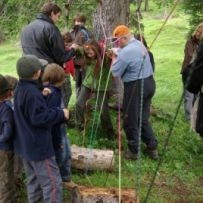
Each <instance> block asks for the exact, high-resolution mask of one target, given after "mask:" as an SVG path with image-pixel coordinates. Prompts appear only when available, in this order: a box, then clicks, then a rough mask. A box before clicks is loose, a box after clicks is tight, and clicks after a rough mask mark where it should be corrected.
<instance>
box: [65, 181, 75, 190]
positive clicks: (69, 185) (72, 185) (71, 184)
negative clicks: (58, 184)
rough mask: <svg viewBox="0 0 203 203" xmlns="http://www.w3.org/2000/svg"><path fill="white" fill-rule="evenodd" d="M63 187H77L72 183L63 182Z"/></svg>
mask: <svg viewBox="0 0 203 203" xmlns="http://www.w3.org/2000/svg"><path fill="white" fill-rule="evenodd" d="M63 187H66V188H69V189H73V188H75V187H77V184H75V183H74V182H73V181H68V182H63Z"/></svg>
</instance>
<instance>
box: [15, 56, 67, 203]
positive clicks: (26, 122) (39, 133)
mask: <svg viewBox="0 0 203 203" xmlns="http://www.w3.org/2000/svg"><path fill="white" fill-rule="evenodd" d="M41 69H43V66H42V64H41V63H40V61H39V60H38V58H37V57H36V56H34V55H24V56H22V57H21V58H19V59H18V61H17V64H16V71H17V74H18V76H19V82H18V85H17V87H16V90H15V94H14V109H15V110H14V119H15V126H16V136H15V138H14V150H15V153H16V154H17V155H18V156H20V157H21V158H22V159H23V166H24V170H25V174H26V177H27V193H28V201H29V202H40V201H44V202H56V203H61V202H62V180H61V176H60V173H59V169H58V167H57V163H56V160H55V156H54V149H53V143H52V134H51V129H52V126H53V125H55V124H56V123H60V122H64V121H66V120H67V119H68V110H67V109H59V108H57V107H52V108H49V107H48V106H47V104H46V100H45V98H44V97H43V95H42V93H41V91H40V90H39V88H38V86H37V85H38V79H39V77H40V74H41Z"/></svg>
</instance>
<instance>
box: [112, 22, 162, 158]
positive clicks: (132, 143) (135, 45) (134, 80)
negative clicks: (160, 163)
mask: <svg viewBox="0 0 203 203" xmlns="http://www.w3.org/2000/svg"><path fill="white" fill-rule="evenodd" d="M113 37H114V38H115V39H114V43H117V44H118V46H119V47H120V50H119V51H118V54H117V57H116V59H115V61H114V62H113V65H112V74H113V76H115V77H121V79H122V81H123V83H124V99H123V113H124V121H123V126H124V130H125V133H126V136H127V141H128V150H127V151H126V153H125V157H126V158H127V159H137V158H138V147H139V146H138V145H139V123H140V118H139V117H140V116H139V115H140V107H141V104H140V100H141V95H142V96H143V103H142V108H143V109H142V121H141V123H142V129H141V139H142V141H143V142H144V143H145V144H146V152H147V154H148V155H149V157H150V158H152V159H158V153H157V150H156V149H157V140H156V138H155V136H154V133H153V131H152V128H151V125H150V123H149V115H150V105H151V99H152V97H153V95H154V93H155V81H154V78H153V70H152V66H151V63H150V59H149V55H148V52H147V50H146V48H145V47H144V45H143V44H142V43H141V42H140V41H138V40H136V39H135V38H134V36H133V35H132V34H131V33H130V30H129V28H128V27H127V26H125V25H119V26H117V27H116V28H115V30H114V31H113ZM142 81H143V88H142ZM141 91H142V92H141Z"/></svg>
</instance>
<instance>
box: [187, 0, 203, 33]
mask: <svg viewBox="0 0 203 203" xmlns="http://www.w3.org/2000/svg"><path fill="white" fill-rule="evenodd" d="M183 2H184V4H183V8H184V10H185V12H186V13H187V14H189V15H190V16H191V17H190V20H189V22H190V26H191V32H192V31H193V30H194V28H195V27H196V26H197V25H198V24H199V23H202V22H203V13H202V10H203V1H200V0H184V1H183Z"/></svg>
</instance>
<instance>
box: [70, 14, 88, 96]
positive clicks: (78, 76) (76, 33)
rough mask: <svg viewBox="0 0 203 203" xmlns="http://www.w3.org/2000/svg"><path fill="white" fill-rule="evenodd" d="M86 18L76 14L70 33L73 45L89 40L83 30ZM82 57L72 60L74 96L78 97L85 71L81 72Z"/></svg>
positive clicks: (86, 31)
mask: <svg viewBox="0 0 203 203" xmlns="http://www.w3.org/2000/svg"><path fill="white" fill-rule="evenodd" d="M85 22H86V17H85V16H84V15H83V14H82V13H78V14H77V15H76V16H75V17H74V19H73V23H74V27H73V30H72V31H71V35H72V37H73V39H74V43H76V44H78V45H80V46H82V45H83V44H84V43H85V42H86V41H88V40H89V33H88V30H87V29H86V28H85ZM83 60H84V59H83V57H82V56H77V54H76V57H75V59H74V64H75V83H76V84H75V86H76V96H77V97H78V96H79V93H80V89H81V86H82V80H83V79H84V77H85V71H84V70H83Z"/></svg>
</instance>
